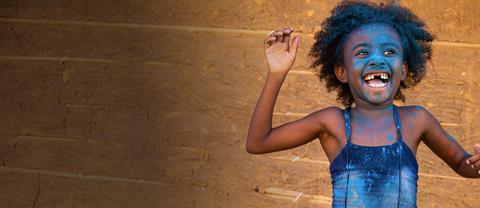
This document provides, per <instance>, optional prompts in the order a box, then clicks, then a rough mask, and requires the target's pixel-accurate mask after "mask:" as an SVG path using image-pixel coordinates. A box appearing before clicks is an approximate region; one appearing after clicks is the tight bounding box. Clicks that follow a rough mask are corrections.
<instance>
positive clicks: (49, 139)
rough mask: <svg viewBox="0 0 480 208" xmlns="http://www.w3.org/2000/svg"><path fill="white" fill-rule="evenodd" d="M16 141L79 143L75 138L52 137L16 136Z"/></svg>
mask: <svg viewBox="0 0 480 208" xmlns="http://www.w3.org/2000/svg"><path fill="white" fill-rule="evenodd" d="M15 139H25V140H40V141H57V142H79V140H78V139H75V138H63V137H50V136H30V135H29V136H16V137H15Z"/></svg>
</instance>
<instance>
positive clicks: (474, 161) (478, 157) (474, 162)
mask: <svg viewBox="0 0 480 208" xmlns="http://www.w3.org/2000/svg"><path fill="white" fill-rule="evenodd" d="M467 164H468V165H470V166H471V167H472V168H473V169H477V170H479V171H478V174H480V144H475V155H473V156H471V157H470V158H468V159H467Z"/></svg>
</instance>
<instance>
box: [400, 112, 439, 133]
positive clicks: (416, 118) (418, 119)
mask: <svg viewBox="0 0 480 208" xmlns="http://www.w3.org/2000/svg"><path fill="white" fill-rule="evenodd" d="M399 109H400V117H401V120H402V122H403V121H405V123H407V124H409V125H408V126H411V127H412V128H410V129H409V130H410V131H416V132H418V133H419V134H423V133H424V132H425V131H427V130H428V129H430V127H431V125H432V124H435V123H438V121H437V120H436V118H435V117H434V116H433V115H432V113H430V112H429V111H428V110H427V109H425V108H424V107H423V106H419V105H410V106H402V107H400V108H399Z"/></svg>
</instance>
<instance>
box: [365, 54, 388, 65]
mask: <svg viewBox="0 0 480 208" xmlns="http://www.w3.org/2000/svg"><path fill="white" fill-rule="evenodd" d="M383 65H386V62H385V59H384V58H383V57H381V56H378V55H374V56H371V57H370V60H368V66H383Z"/></svg>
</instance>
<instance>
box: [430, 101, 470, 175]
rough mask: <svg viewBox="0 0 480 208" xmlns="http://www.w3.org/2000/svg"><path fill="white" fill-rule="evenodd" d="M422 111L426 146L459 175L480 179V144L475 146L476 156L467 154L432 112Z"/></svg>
mask: <svg viewBox="0 0 480 208" xmlns="http://www.w3.org/2000/svg"><path fill="white" fill-rule="evenodd" d="M421 111H422V112H421V114H422V117H423V119H424V121H425V122H424V124H425V129H424V133H423V134H422V138H423V141H424V142H425V144H426V145H427V146H428V147H429V148H430V149H431V150H432V151H433V152H434V153H435V154H436V155H438V156H439V157H440V158H441V159H442V160H443V161H445V162H446V163H447V164H448V165H449V166H450V168H452V169H453V170H454V171H455V172H456V173H458V174H459V175H461V176H463V177H466V178H480V144H475V154H474V155H471V154H469V153H467V152H466V151H465V150H464V149H463V148H462V147H461V146H460V144H458V142H457V141H456V140H455V139H454V138H453V137H452V136H450V135H448V134H447V133H446V132H445V131H444V130H443V128H442V126H441V125H440V123H439V122H438V120H437V119H436V118H435V117H434V116H433V115H432V114H430V112H428V111H427V110H425V109H422V110H421ZM472 165H473V166H472Z"/></svg>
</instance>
